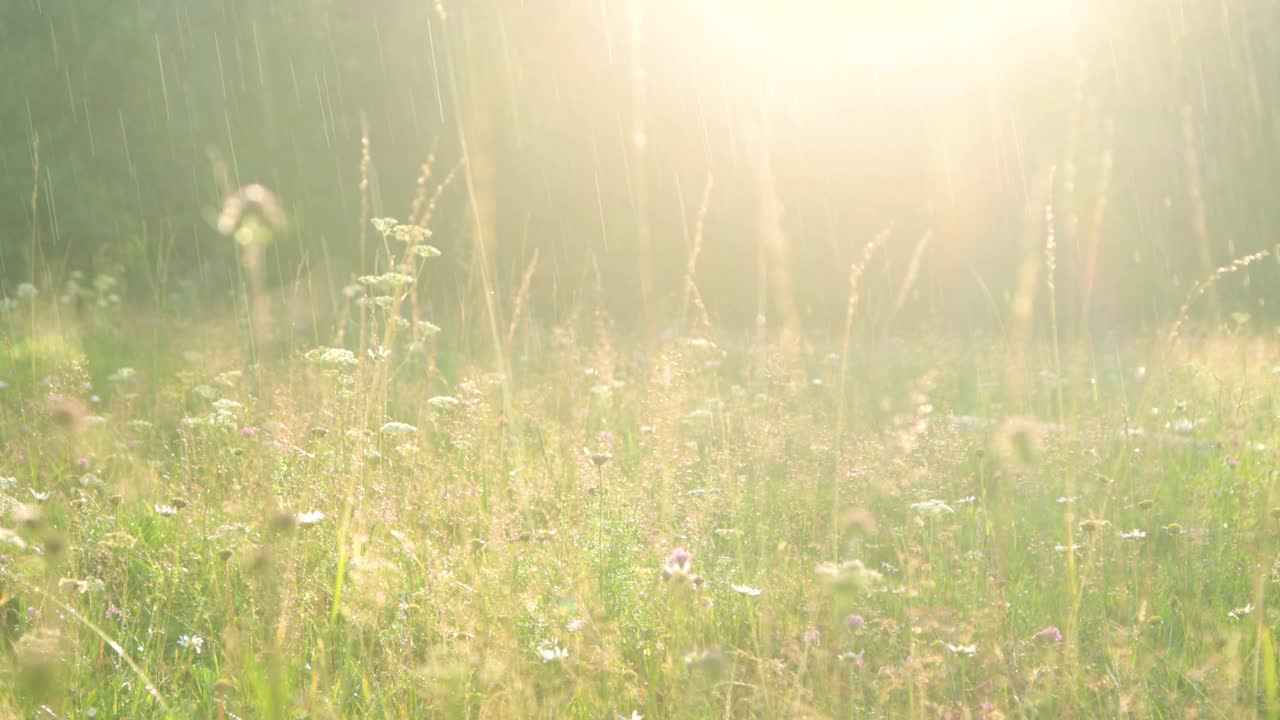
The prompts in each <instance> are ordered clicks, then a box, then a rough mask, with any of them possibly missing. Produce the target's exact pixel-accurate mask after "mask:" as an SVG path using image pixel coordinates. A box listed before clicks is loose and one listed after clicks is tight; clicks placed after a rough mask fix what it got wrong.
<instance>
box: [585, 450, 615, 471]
mask: <svg viewBox="0 0 1280 720" xmlns="http://www.w3.org/2000/svg"><path fill="white" fill-rule="evenodd" d="M584 450H585V448H584ZM586 452H587V456H588V457H590V458H591V464H592V465H595V466H596V467H603V466H604V464H605V463H607V462H609V461H610V460H612V459H613V454H612V453H610V452H607V451H604V450H602V451H600V452H594V453H593V452H590V451H586Z"/></svg>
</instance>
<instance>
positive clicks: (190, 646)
mask: <svg viewBox="0 0 1280 720" xmlns="http://www.w3.org/2000/svg"><path fill="white" fill-rule="evenodd" d="M178 647H180V648H182V649H184V650H194V651H195V653H196V654H197V655H199V654H200V653H202V652H204V638H202V637H200V636H199V635H183V636H182V637H180V638H178Z"/></svg>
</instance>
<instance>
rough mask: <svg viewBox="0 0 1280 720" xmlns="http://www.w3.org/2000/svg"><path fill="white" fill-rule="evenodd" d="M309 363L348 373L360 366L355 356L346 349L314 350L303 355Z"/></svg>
mask: <svg viewBox="0 0 1280 720" xmlns="http://www.w3.org/2000/svg"><path fill="white" fill-rule="evenodd" d="M303 357H305V358H306V359H307V360H309V361H310V362H313V363H316V364H317V365H320V366H322V367H326V368H329V369H331V370H339V371H343V372H346V371H349V370H353V369H355V368H356V366H357V365H359V364H360V360H359V359H358V358H357V357H356V354H355V353H353V352H351V351H350V350H348V349H346V348H315V349H314V350H309V351H307V354H306V355H304V356H303Z"/></svg>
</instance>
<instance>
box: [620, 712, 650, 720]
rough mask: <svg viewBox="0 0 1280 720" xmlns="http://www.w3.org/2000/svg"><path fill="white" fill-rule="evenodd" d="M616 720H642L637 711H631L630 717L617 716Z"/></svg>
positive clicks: (642, 717)
mask: <svg viewBox="0 0 1280 720" xmlns="http://www.w3.org/2000/svg"><path fill="white" fill-rule="evenodd" d="M618 720H644V716H643V715H641V714H640V711H639V710H632V711H631V714H630V715H625V716H624V715H619V716H618Z"/></svg>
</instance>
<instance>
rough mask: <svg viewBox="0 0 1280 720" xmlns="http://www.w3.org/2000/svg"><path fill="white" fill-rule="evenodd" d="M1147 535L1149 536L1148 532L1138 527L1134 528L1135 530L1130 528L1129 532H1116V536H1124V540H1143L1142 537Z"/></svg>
mask: <svg viewBox="0 0 1280 720" xmlns="http://www.w3.org/2000/svg"><path fill="white" fill-rule="evenodd" d="M1146 536H1147V534H1146V533H1145V532H1143V531H1141V530H1139V529H1137V528H1134V529H1133V530H1130V531H1129V532H1119V533H1116V537H1119V538H1122V539H1124V540H1141V539H1142V538H1144V537H1146Z"/></svg>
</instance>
